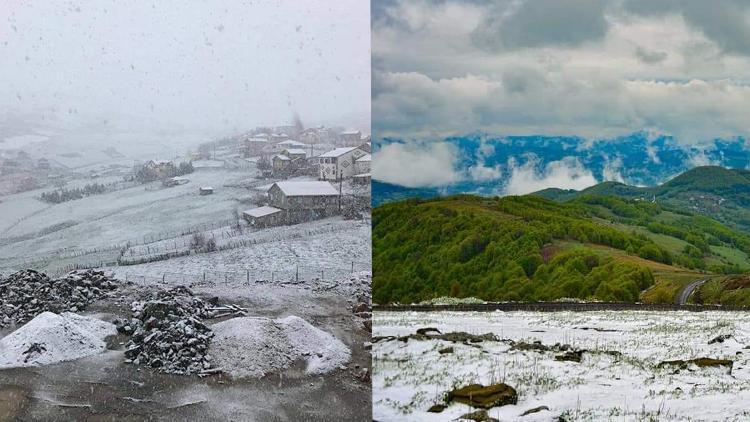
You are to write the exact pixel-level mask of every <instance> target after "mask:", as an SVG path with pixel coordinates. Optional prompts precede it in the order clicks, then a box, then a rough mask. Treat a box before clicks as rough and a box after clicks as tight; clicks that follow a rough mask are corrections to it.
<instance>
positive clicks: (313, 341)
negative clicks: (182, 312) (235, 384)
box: [210, 316, 351, 378]
mask: <svg viewBox="0 0 750 422" xmlns="http://www.w3.org/2000/svg"><path fill="white" fill-rule="evenodd" d="M211 329H212V330H213V331H214V338H213V340H212V342H211V348H210V354H211V356H213V359H214V364H215V366H217V367H219V368H223V369H224V370H225V371H227V372H228V373H229V374H230V375H232V376H233V377H236V378H247V377H251V378H259V377H262V376H264V375H265V374H267V373H269V372H272V371H277V370H282V369H285V368H288V367H289V366H290V365H292V363H294V361H296V360H297V359H300V358H302V359H305V360H306V361H307V369H306V372H307V373H308V374H324V373H326V372H330V371H332V370H334V369H336V368H338V367H339V366H341V365H343V364H345V363H346V362H348V361H349V358H350V357H351V351H350V350H349V348H348V347H346V345H345V344H344V343H342V342H341V341H340V340H338V339H337V338H335V337H334V336H332V335H331V334H328V333H326V332H325V331H322V330H320V329H318V328H315V327H314V326H312V325H310V324H309V323H308V322H307V321H305V320H303V319H302V318H299V317H296V316H288V317H286V318H279V319H276V320H272V319H269V318H259V317H241V318H234V319H230V320H227V321H223V322H220V323H218V324H215V325H213V326H211Z"/></svg>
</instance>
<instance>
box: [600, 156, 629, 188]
mask: <svg viewBox="0 0 750 422" xmlns="http://www.w3.org/2000/svg"><path fill="white" fill-rule="evenodd" d="M621 169H622V158H620V157H615V158H614V159H611V160H607V161H606V163H605V164H604V168H603V169H602V176H604V180H605V181H614V182H620V183H625V178H623V177H622V172H621Z"/></svg>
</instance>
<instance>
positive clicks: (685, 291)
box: [677, 279, 708, 305]
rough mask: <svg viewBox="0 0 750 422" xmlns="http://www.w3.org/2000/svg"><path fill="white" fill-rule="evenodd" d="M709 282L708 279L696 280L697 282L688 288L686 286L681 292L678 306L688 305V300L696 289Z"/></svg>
mask: <svg viewBox="0 0 750 422" xmlns="http://www.w3.org/2000/svg"><path fill="white" fill-rule="evenodd" d="M707 281H708V279H703V280H696V281H694V282H692V283H690V284H688V285H687V286H685V288H684V289H682V291H681V292H680V294H679V295H678V296H677V304H678V305H684V304H686V303H687V300H688V298H689V297H690V295H691V294H692V293H693V291H694V290H695V289H697V288H698V287H700V286H701V285H703V283H705V282H707Z"/></svg>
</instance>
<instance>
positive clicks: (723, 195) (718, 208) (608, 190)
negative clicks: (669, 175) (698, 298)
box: [534, 166, 750, 233]
mask: <svg viewBox="0 0 750 422" xmlns="http://www.w3.org/2000/svg"><path fill="white" fill-rule="evenodd" d="M534 195H537V196H542V197H545V198H548V199H552V200H555V201H561V202H564V201H570V200H574V199H575V198H579V197H581V196H586V195H599V196H617V197H621V198H628V199H639V200H644V201H655V202H656V203H659V204H661V205H662V206H663V207H665V208H671V209H672V210H673V211H675V212H681V213H698V214H703V215H706V216H709V217H711V218H713V219H716V220H718V221H720V222H722V223H724V224H726V225H727V226H729V227H731V228H734V229H737V230H742V231H744V232H746V233H750V209H749V208H750V171H748V170H744V169H726V168H723V167H717V166H704V167H696V168H694V169H691V170H688V171H686V172H685V173H683V174H680V175H679V176H676V177H675V178H673V179H671V180H669V181H667V182H665V183H664V184H662V185H659V186H655V187H635V186H628V185H625V184H622V183H617V182H603V183H600V184H598V185H595V186H592V187H590V188H587V189H584V190H582V191H578V192H576V191H570V190H568V191H561V190H559V189H546V190H544V191H540V192H536V193H534Z"/></svg>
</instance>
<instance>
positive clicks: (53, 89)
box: [0, 0, 372, 421]
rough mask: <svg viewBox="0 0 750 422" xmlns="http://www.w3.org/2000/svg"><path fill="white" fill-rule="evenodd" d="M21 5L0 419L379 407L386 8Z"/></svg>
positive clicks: (0, 113) (7, 39)
mask: <svg viewBox="0 0 750 422" xmlns="http://www.w3.org/2000/svg"><path fill="white" fill-rule="evenodd" d="M363 6H364V5H362V4H355V3H354V2H351V3H331V2H327V1H322V0H311V1H309V2H304V3H300V2H295V1H288V0H284V1H280V2H236V3H226V2H217V1H213V0H209V1H206V2H195V3H193V2H189V3H183V2H181V3H179V4H176V3H168V2H142V1H135V2H131V3H127V4H126V3H123V2H99V1H88V0H73V1H70V2H65V3H58V2H23V3H13V4H8V5H7V7H6V6H3V7H2V9H3V10H2V13H0V14H2V15H3V19H2V23H0V56H2V57H3V63H4V65H3V83H1V84H0V94H2V95H0V421H5V420H14V421H15V420H23V421H53V420H54V421H143V420H153V421H157V420H158V421H187V420H190V421H193V420H201V421H270V420H273V421H299V420H309V421H327V420H369V419H371V417H372V411H371V403H372V388H371V378H370V377H371V365H370V362H371V343H370V338H371V330H372V325H371V287H370V285H371V280H372V276H371V247H370V243H371V241H370V237H371V205H370V204H371V200H370V199H371V190H370V152H371V144H370V133H371V127H370V54H369V48H370V39H369V22H370V21H369V8H367V7H363Z"/></svg>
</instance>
